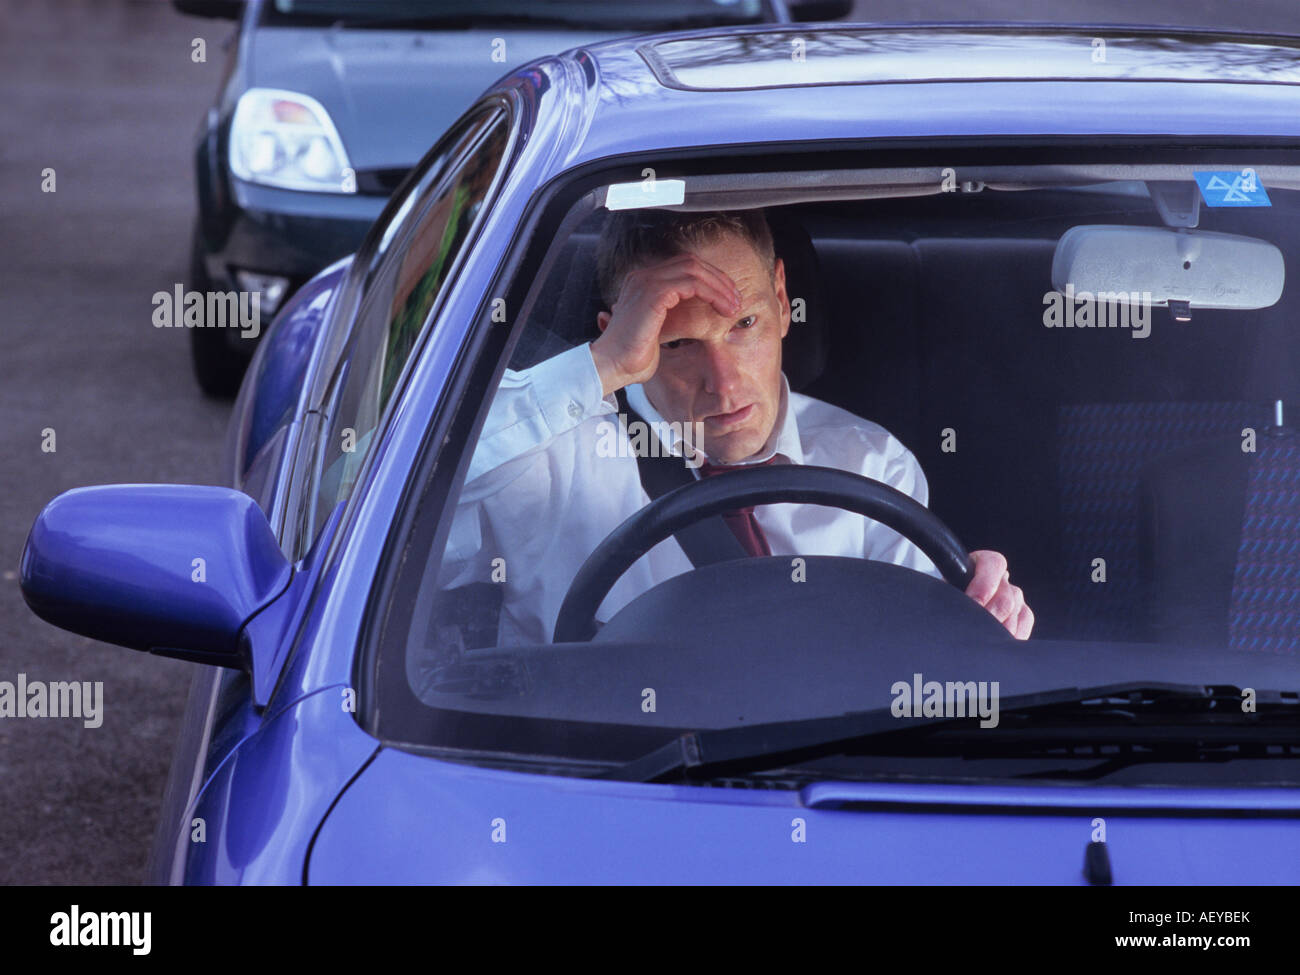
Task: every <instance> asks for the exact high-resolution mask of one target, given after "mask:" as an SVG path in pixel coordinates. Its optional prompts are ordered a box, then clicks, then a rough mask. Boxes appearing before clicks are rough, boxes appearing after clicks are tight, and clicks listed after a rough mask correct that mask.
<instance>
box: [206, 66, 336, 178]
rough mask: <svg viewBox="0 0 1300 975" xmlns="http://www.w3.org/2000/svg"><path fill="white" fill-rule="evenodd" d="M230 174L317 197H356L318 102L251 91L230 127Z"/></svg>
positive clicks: (333, 132) (291, 94)
mask: <svg viewBox="0 0 1300 975" xmlns="http://www.w3.org/2000/svg"><path fill="white" fill-rule="evenodd" d="M230 171H231V172H232V173H234V174H235V175H236V176H238V177H239V178H240V179H242V180H247V181H248V182H250V183H262V184H264V185H266V186H280V187H283V188H285V189H291V190H311V191H313V192H317V193H355V192H356V191H357V189H356V178H355V175H354V173H353V171H352V169H351V166H350V165H349V163H348V154H347V152H346V150H344V148H343V141H342V140H341V139H340V138H339V134H338V130H337V129H335V128H334V123H333V122H332V121H331V120H330V117H329V113H328V112H326V111H325V109H324V107H323V106H322V105H321V103H320V102H318V101H316V99H314V98H312V97H311V96H310V95H303V94H300V93H298V92H292V91H281V90H278V89H274V88H251V89H249V90H248V91H246V92H245V93H244V94H243V95H242V96H241V97H240V99H239V104H238V105H236V106H235V118H234V121H233V122H231V125H230Z"/></svg>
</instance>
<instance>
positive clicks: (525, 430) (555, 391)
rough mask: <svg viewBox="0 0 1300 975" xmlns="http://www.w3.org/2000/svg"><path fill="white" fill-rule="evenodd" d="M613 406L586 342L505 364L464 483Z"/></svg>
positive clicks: (483, 474)
mask: <svg viewBox="0 0 1300 975" xmlns="http://www.w3.org/2000/svg"><path fill="white" fill-rule="evenodd" d="M617 410H618V406H617V403H616V401H614V398H613V397H612V396H611V397H604V396H603V387H602V385H601V382H600V373H598V372H597V371H596V363H595V360H594V359H592V357H591V346H590V344H585V345H580V346H576V347H574V348H572V349H569V350H568V351H567V352H561V353H560V354H559V355H556V356H552V357H551V358H549V359H547V360H545V361H544V362H539V363H538V364H537V365H535V366H533V367H532V368H531V369H524V370H520V371H516V370H513V369H507V370H506V374H505V376H504V377H503V378H502V380H501V385H500V387H499V388H498V389H497V393H496V396H495V397H494V398H493V400H492V406H491V408H490V409H489V411H488V417H487V421H486V422H485V423H484V424H483V432H482V434H481V435H480V437H479V441H478V444H477V445H476V446H475V448H474V456H473V458H472V459H471V460H470V464H469V473H468V474H467V475H466V477H465V484H466V486H467V487H468V486H469V485H470V484H472V483H473V482H475V481H478V480H479V479H481V478H482V477H484V476H485V475H486V474H488V473H489V472H491V471H493V470H496V469H498V468H500V467H501V466H502V465H504V464H505V463H507V462H508V461H511V460H513V459H515V458H516V457H521V456H523V455H524V454H527V453H530V452H531V451H534V450H539V449H542V448H545V446H546V445H547V444H548V443H549V442H550V441H551V440H553V439H554V438H556V437H558V436H560V435H561V434H563V433H566V432H567V431H569V430H572V429H573V428H574V427H576V426H577V425H578V424H579V423H582V422H583V421H584V420H587V419H589V418H590V417H593V416H599V415H601V414H603V413H614V412H617Z"/></svg>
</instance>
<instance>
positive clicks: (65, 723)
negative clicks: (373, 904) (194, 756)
mask: <svg viewBox="0 0 1300 975" xmlns="http://www.w3.org/2000/svg"><path fill="white" fill-rule="evenodd" d="M229 30H230V28H229V25H228V24H221V23H220V22H207V21H196V20H192V19H190V18H185V17H181V16H180V15H177V14H174V13H173V12H172V11H171V8H170V7H169V6H166V5H164V4H161V3H157V2H149V3H120V2H116V0H0V92H3V98H0V302H2V303H0V336H3V342H2V344H0V457H3V459H4V463H3V464H0V681H10V682H16V680H17V675H18V674H20V673H24V674H26V675H27V678H28V679H29V680H50V681H55V680H77V681H102V682H103V723H102V725H100V727H98V728H87V727H84V726H83V723H82V722H80V721H77V720H75V719H49V718H46V719H41V718H28V719H17V718H12V719H4V720H0V883H6V884H14V883H24V884H35V883H39V884H82V883H94V884H104V883H136V882H138V881H139V879H140V878H141V876H142V874H143V870H144V865H145V860H146V857H147V854H148V849H149V844H150V841H151V837H152V834H153V829H154V825H155V823H156V821H157V809H158V806H159V804H160V802H161V799H162V794H163V787H164V785H165V782H166V773H167V768H168V765H169V764H170V761H171V750H172V742H173V741H174V740H175V736H176V732H177V729H178V728H179V725H180V717H181V713H182V711H183V709H184V704H185V696H186V692H187V690H188V687H189V680H190V674H191V672H192V669H191V665H190V664H186V663H183V662H181V661H177V660H167V659H162V658H155V657H150V656H147V655H145V654H140V653H134V652H132V651H129V650H123V649H120V648H117V647H112V646H108V645H106V644H101V643H96V642H94V641H92V640H88V639H84V638H81V637H77V636H74V635H72V634H70V633H66V632H64V631H62V630H58V629H55V628H54V627H52V626H49V625H48V624H46V623H44V622H42V621H41V620H39V619H37V618H36V617H35V616H33V615H32V613H31V612H30V611H29V610H28V609H27V607H26V604H24V603H23V601H22V597H21V595H20V593H19V591H18V583H17V570H18V565H19V560H20V558H21V555H22V548H23V542H24V540H25V539H26V537H27V531H28V529H29V528H30V527H31V524H32V520H33V519H34V518H35V517H36V515H37V513H38V512H39V511H40V509H41V507H42V506H43V505H44V504H45V503H46V502H47V501H49V500H50V499H51V498H53V497H54V496H55V495H57V494H59V493H60V492H62V491H66V490H68V489H69V488H74V487H80V486H83V485H88V484H106V483H112V482H121V481H136V482H150V481H156V482H163V481H178V482H192V483H217V480H218V478H219V473H220V472H219V461H220V457H221V445H222V441H223V437H224V431H225V426H226V420H227V417H228V416H229V413H230V407H229V405H228V404H219V403H213V402H210V401H205V400H204V398H203V397H202V395H201V394H200V393H199V391H198V387H197V386H196V385H195V383H194V380H193V379H192V377H191V374H190V364H189V352H188V348H187V345H186V342H187V337H188V333H186V332H184V331H177V330H175V329H155V328H154V327H153V325H152V323H151V321H150V315H151V313H152V310H153V307H152V304H151V302H150V298H151V296H152V295H153V293H154V292H156V291H159V290H170V289H171V288H172V286H173V285H174V283H175V282H178V281H183V280H184V274H185V255H186V253H187V246H188V233H189V226H190V220H191V217H192V214H193V210H194V202H193V200H194V191H193V185H192V181H191V176H190V165H189V155H190V141H191V135H192V133H193V132H194V131H195V128H196V124H197V122H198V119H199V117H200V116H201V115H202V113H203V111H204V109H205V108H206V106H207V104H208V102H209V101H210V100H211V98H212V95H213V93H214V92H215V90H216V84H217V78H218V75H219V70H220V63H221V49H220V41H219V38H220V37H221V36H222V35H223V34H224V33H229ZM196 36H205V37H206V38H207V39H208V44H209V50H208V62H207V63H206V64H195V63H193V62H192V61H191V60H190V42H191V40H192V39H193V38H194V37H196ZM46 169H53V170H54V177H55V183H54V187H55V190H54V192H52V193H46V192H42V180H43V171H44V170H46ZM46 429H52V430H53V431H54V444H53V446H54V448H55V449H54V450H53V451H52V452H47V451H44V450H42V441H43V439H45V437H44V434H43V433H42V431H44V430H46Z"/></svg>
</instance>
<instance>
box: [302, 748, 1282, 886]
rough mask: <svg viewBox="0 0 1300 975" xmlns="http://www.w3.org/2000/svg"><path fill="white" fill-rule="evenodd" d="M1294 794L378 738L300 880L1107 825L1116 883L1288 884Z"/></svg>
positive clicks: (981, 877) (711, 860) (640, 877)
mask: <svg viewBox="0 0 1300 975" xmlns="http://www.w3.org/2000/svg"><path fill="white" fill-rule="evenodd" d="M1297 808H1300V798H1298V797H1297V796H1296V795H1295V790H1292V789H1258V788H1256V789H1190V788H1168V787H1164V788H1159V787H1154V788H1153V787H1127V788H1126V787H1103V786H1082V787H1063V786H1053V785H1039V786H1019V785H975V784H970V785H967V784H958V785H947V784H926V783H911V782H896V783H866V782H863V783H854V782H820V783H813V784H811V785H808V786H805V787H804V788H802V789H789V790H764V789H736V788H721V787H707V786H677V785H643V784H639V783H625V782H613V781H603V780H594V779H574V778H563V777H559V776H549V775H534V774H524V773H519V772H503V771H497V770H492V769H483V768H476V767H471V766H465V765H460V764H452V763H447V762H442V761H438V760H435V759H432V758H428V757H425V756H419V755H414V754H410V753H406V752H401V751H396V750H393V749H384V750H383V751H381V752H380V754H379V755H378V756H377V757H376V758H375V760H374V761H372V762H371V763H370V764H369V765H368V766H367V767H366V769H365V771H364V772H362V773H361V775H360V776H359V777H358V778H357V779H356V780H355V781H354V782H353V783H352V784H351V786H350V787H349V788H348V790H347V791H346V792H345V793H344V794H343V795H342V796H341V797H340V798H339V800H338V802H337V803H336V804H335V806H334V808H333V809H332V810H331V811H330V814H329V815H328V817H327V818H326V820H325V822H324V823H323V825H322V827H321V829H320V832H319V833H318V835H317V838H316V841H315V844H314V846H313V849H312V853H311V858H310V862H309V863H308V870H307V881H308V882H309V883H312V884H346V883H372V884H428V883H456V884H464V883H522V884H624V883H632V884H683V883H686V884H696V883H701V884H770V883H798V884H806V883H831V884H861V883H875V884H1051V885H1058V884H1084V883H1087V882H1088V881H1087V880H1086V879H1085V876H1084V872H1083V867H1084V858H1085V850H1086V848H1087V846H1088V844H1089V843H1090V842H1092V841H1093V840H1094V839H1095V838H1096V837H1098V836H1099V835H1101V834H1099V833H1098V830H1099V829H1100V830H1102V831H1103V832H1104V833H1105V836H1106V843H1107V849H1108V859H1109V862H1110V865H1111V870H1112V873H1113V878H1114V882H1115V883H1116V884H1126V885H1127V884H1176V885H1182V884H1198V885H1199V884H1221V883H1223V882H1224V879H1225V878H1232V882H1234V883H1241V884H1283V883H1285V884H1294V883H1295V882H1296V867H1295V864H1296V863H1297V862H1300V820H1297V819H1296V818H1295V813H1296V809H1297ZM1246 816H1249V817H1250V818H1249V819H1248V820H1247V819H1244V818H1242V817H1246ZM1099 820H1100V822H1099ZM1260 850H1268V851H1270V853H1269V855H1268V856H1259V851H1260Z"/></svg>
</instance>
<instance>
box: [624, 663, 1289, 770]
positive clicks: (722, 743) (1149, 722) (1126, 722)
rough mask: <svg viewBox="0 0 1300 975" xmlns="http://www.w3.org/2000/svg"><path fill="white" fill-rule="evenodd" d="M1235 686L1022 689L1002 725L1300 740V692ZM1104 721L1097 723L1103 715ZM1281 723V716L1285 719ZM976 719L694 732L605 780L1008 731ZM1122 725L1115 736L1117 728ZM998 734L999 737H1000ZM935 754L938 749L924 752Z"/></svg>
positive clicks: (1016, 731)
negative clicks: (1249, 706)
mask: <svg viewBox="0 0 1300 975" xmlns="http://www.w3.org/2000/svg"><path fill="white" fill-rule="evenodd" d="M1244 700H1246V698H1244V697H1243V695H1242V690H1241V689H1240V688H1238V687H1234V686H1231V685H1210V686H1205V685H1200V684H1160V683H1152V682H1133V683H1127V684H1106V685H1100V686H1097V687H1089V688H1083V689H1080V688H1077V687H1063V688H1059V689H1057V690H1053V691H1044V692H1039V693H1035V694H1022V695H1019V696H1016V697H1012V698H1007V699H1006V700H1005V701H1002V702H1000V706H999V709H998V710H999V721H1001V719H1003V718H1010V719H1011V720H1010V722H1009V725H1011V726H1013V727H1010V728H1009V729H1007V730H1009V732H1010V733H1011V734H1012V735H1014V736H1019V737H1020V738H1021V740H1022V741H1023V740H1025V739H1026V738H1029V739H1032V736H1033V735H1034V734H1035V733H1037V734H1040V735H1041V734H1042V733H1044V732H1047V733H1050V734H1060V733H1061V732H1062V731H1063V728H1062V725H1063V723H1064V724H1065V725H1066V727H1068V729H1069V734H1070V735H1072V736H1077V735H1084V736H1089V738H1086V739H1084V740H1078V739H1075V740H1076V743H1078V744H1084V743H1085V741H1088V740H1089V739H1090V738H1091V737H1096V738H1098V739H1099V740H1102V741H1103V742H1104V743H1105V744H1112V743H1115V742H1116V741H1120V740H1125V739H1127V740H1134V741H1145V740H1149V739H1151V738H1153V737H1154V738H1157V739H1161V740H1163V741H1166V742H1167V741H1173V740H1179V741H1188V740H1200V739H1206V738H1212V739H1214V740H1216V741H1220V742H1233V741H1238V742H1240V741H1245V742H1251V743H1263V742H1267V743H1269V744H1280V745H1300V721H1296V720H1295V719H1297V718H1300V696H1298V695H1297V694H1296V693H1294V692H1289V691H1287V692H1283V691H1256V692H1254V698H1253V700H1254V705H1253V706H1254V708H1255V710H1253V711H1243V710H1242V702H1243V701H1244ZM1099 719H1100V720H1099ZM1279 719H1281V720H1280V721H1279ZM980 721H981V719H980V718H979V716H978V715H974V716H970V715H967V716H959V715H954V716H944V717H928V718H926V717H914V718H899V717H896V716H895V715H894V714H893V713H892V711H891V709H890V708H888V707H884V708H877V709H875V710H871V711H857V712H852V713H849V714H842V715H835V716H833V717H827V718H811V719H805V720H798V721H779V722H773V723H770V724H760V725H751V726H748V727H737V728H723V729H719V730H703V731H691V732H687V733H686V734H684V735H681V736H679V737H678V738H675V739H673V740H672V741H671V742H669V743H668V744H666V745H664V746H662V747H660V748H657V749H655V750H654V751H653V752H650V753H649V754H647V755H644V756H642V757H641V758H639V759H636V760H634V761H632V762H629V763H627V764H626V765H621V766H618V767H616V768H614V769H611V770H608V771H606V772H604V773H602V774H601V775H600V776H599V777H600V778H607V779H618V780H620V781H628V782H661V781H666V780H670V779H677V778H709V777H712V776H715V775H721V774H730V775H734V774H744V773H747V772H759V771H764V770H767V769H771V768H777V767H780V766H783V765H788V764H795V763H799V762H806V761H809V760H812V759H816V758H823V757H826V756H829V755H837V754H840V753H842V752H844V751H846V750H850V749H858V748H861V747H862V746H864V745H869V746H870V749H871V751H872V752H873V753H874V754H895V755H897V754H911V753H913V752H916V751H918V750H921V751H927V749H926V748H925V747H924V746H925V745H926V744H927V743H928V741H929V740H930V739H931V738H932V736H935V735H936V732H944V733H945V735H946V733H947V732H950V731H953V730H954V728H955V726H959V725H965V726H967V727H966V728H965V729H963V730H964V731H965V732H966V733H965V734H962V735H960V736H956V737H954V738H951V739H949V747H950V748H951V747H952V746H953V745H955V744H957V743H958V742H959V743H960V744H961V745H962V747H963V748H964V749H965V750H969V748H970V745H971V742H972V741H973V740H978V741H986V742H988V743H989V745H993V744H994V743H995V742H996V743H998V744H999V745H1000V746H1001V747H1005V745H1006V737H1005V736H1006V733H1007V732H1006V731H1004V730H1002V729H999V728H989V727H981V726H980ZM1117 726H1118V727H1119V728H1121V729H1125V733H1124V734H1115V733H1114V730H1115V728H1116V727H1117ZM999 739H1001V740H1000V741H999ZM928 751H929V753H933V751H932V750H928Z"/></svg>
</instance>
